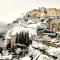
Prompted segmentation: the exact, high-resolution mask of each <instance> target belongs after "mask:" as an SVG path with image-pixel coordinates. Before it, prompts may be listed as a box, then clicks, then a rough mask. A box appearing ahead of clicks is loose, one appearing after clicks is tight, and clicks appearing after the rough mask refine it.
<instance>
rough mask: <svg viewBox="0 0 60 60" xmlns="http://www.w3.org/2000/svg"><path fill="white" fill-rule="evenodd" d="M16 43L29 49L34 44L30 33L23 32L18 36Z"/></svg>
mask: <svg viewBox="0 0 60 60" xmlns="http://www.w3.org/2000/svg"><path fill="white" fill-rule="evenodd" d="M16 43H20V44H23V45H26V46H27V47H28V46H29V44H31V43H32V41H31V39H30V38H29V33H28V32H24V31H22V32H20V33H19V34H17V36H16Z"/></svg>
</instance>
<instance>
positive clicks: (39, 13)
mask: <svg viewBox="0 0 60 60" xmlns="http://www.w3.org/2000/svg"><path fill="white" fill-rule="evenodd" d="M26 16H28V17H29V16H32V17H43V16H60V9H56V8H48V9H46V8H45V7H41V8H40V7H39V8H38V9H33V10H31V11H29V12H27V13H26Z"/></svg>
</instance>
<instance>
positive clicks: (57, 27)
mask: <svg viewBox="0 0 60 60" xmlns="http://www.w3.org/2000/svg"><path fill="white" fill-rule="evenodd" d="M47 24H48V26H47V27H48V28H49V29H50V30H51V31H54V32H60V19H53V20H48V21H47Z"/></svg>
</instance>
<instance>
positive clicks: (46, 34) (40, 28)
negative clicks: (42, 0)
mask: <svg viewBox="0 0 60 60" xmlns="http://www.w3.org/2000/svg"><path fill="white" fill-rule="evenodd" d="M1 2H2V1H0V3H1ZM7 2H8V1H7V0H6V2H4V3H5V4H6V3H7ZM9 2H10V3H11V4H10V5H11V7H12V6H13V5H14V4H15V2H17V1H15V2H14V1H13V2H14V3H13V5H12V1H9ZM22 2H24V3H25V1H22ZM27 2H28V1H27ZM32 2H33V1H29V3H32ZM34 2H35V3H37V1H35V0H34ZM40 2H41V1H38V3H39V4H40ZM46 2H48V0H47V1H46ZM46 2H45V3H46ZM49 2H50V3H51V4H52V6H51V7H49V4H48V6H46V7H43V6H42V5H41V6H38V5H37V6H38V8H36V7H35V8H33V3H32V8H31V9H29V10H27V9H26V10H25V12H24V13H22V12H21V11H22V10H23V9H22V8H24V7H25V8H26V7H27V5H28V7H27V8H29V4H28V3H27V5H26V3H25V4H24V3H21V2H18V4H23V5H26V6H24V7H23V5H22V6H21V7H20V5H19V6H17V3H16V5H15V6H17V9H18V10H17V14H16V15H15V14H14V13H13V12H12V13H11V15H9V13H10V12H11V11H14V12H15V13H16V11H15V10H13V8H12V10H9V9H7V8H6V12H7V13H4V11H5V10H3V9H4V8H5V7H8V8H9V6H10V5H9V4H8V5H9V6H8V5H6V6H5V7H4V6H3V7H2V8H3V9H2V11H1V10H0V12H1V14H0V15H1V16H0V60H60V8H59V7H58V8H57V7H53V6H54V4H53V3H52V2H51V1H49ZM30 5H31V4H30ZM56 5H58V4H56ZM34 6H35V5H34ZM11 7H10V8H11ZM19 7H20V8H21V10H20V9H19ZM25 8H24V9H25ZM0 9H1V6H0ZM8 11H9V13H8ZM2 12H3V13H2ZM20 12H21V13H22V14H21V16H20V15H19V14H20ZM4 14H5V15H4ZM13 15H14V16H13ZM14 17H15V18H14ZM10 19H11V20H10Z"/></svg>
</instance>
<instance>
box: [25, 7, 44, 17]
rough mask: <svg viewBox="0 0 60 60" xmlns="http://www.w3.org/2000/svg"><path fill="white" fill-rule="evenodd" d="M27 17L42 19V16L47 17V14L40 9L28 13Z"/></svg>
mask: <svg viewBox="0 0 60 60" xmlns="http://www.w3.org/2000/svg"><path fill="white" fill-rule="evenodd" d="M26 16H28V17H29V16H32V17H40V16H45V13H44V11H43V10H41V9H40V8H39V9H33V10H31V11H29V12H27V13H26Z"/></svg>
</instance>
